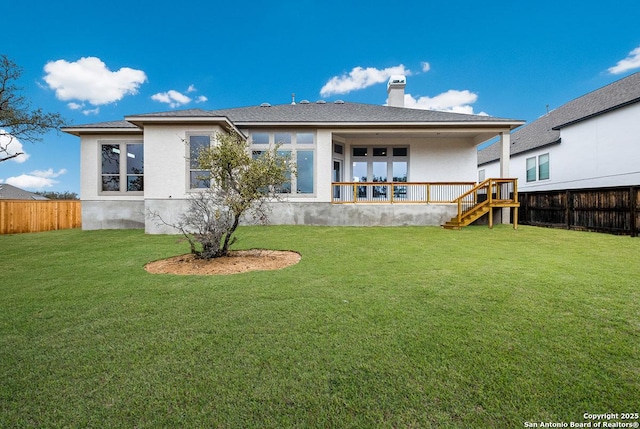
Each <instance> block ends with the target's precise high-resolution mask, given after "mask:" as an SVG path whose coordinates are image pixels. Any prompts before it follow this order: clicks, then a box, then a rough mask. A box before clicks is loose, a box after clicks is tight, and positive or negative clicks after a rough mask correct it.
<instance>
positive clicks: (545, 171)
mask: <svg viewBox="0 0 640 429" xmlns="http://www.w3.org/2000/svg"><path fill="white" fill-rule="evenodd" d="M547 179H549V154H548V153H545V154H544V155H540V156H539V157H538V180H547Z"/></svg>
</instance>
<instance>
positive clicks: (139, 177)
mask: <svg viewBox="0 0 640 429" xmlns="http://www.w3.org/2000/svg"><path fill="white" fill-rule="evenodd" d="M100 153H101V171H100V177H101V185H100V191H101V192H109V193H111V192H143V191H144V151H143V146H142V143H141V142H109V143H101V144H100Z"/></svg>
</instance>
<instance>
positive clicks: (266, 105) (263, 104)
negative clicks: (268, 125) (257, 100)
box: [260, 103, 271, 107]
mask: <svg viewBox="0 0 640 429" xmlns="http://www.w3.org/2000/svg"><path fill="white" fill-rule="evenodd" d="M260 107H271V104H269V103H262V104H261V105H260Z"/></svg>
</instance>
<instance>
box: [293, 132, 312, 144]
mask: <svg viewBox="0 0 640 429" xmlns="http://www.w3.org/2000/svg"><path fill="white" fill-rule="evenodd" d="M296 143H297V144H313V133H298V134H296Z"/></svg>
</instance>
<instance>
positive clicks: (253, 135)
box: [64, 76, 523, 233]
mask: <svg viewBox="0 0 640 429" xmlns="http://www.w3.org/2000/svg"><path fill="white" fill-rule="evenodd" d="M404 88H405V78H404V77H403V76H394V77H392V79H391V80H390V82H389V85H388V88H387V90H388V95H389V103H390V104H392V105H390V106H377V105H367V104H356V103H345V102H342V101H335V102H324V101H317V102H308V101H301V102H299V103H297V104H296V103H292V104H284V105H273V106H272V105H270V104H267V103H264V104H262V105H260V106H254V107H244V108H235V109H222V110H213V111H205V110H199V109H193V110H183V111H169V112H162V113H151V114H141V115H131V116H127V117H125V120H123V121H115V122H102V123H96V124H89V125H79V126H72V127H67V128H65V129H64V131H65V132H67V133H70V134H73V135H76V136H79V137H80V146H81V189H80V197H81V200H82V219H83V222H82V226H83V228H84V229H101V228H145V230H146V231H147V232H149V233H168V232H175V231H173V230H172V229H171V228H168V227H167V226H166V225H158V224H157V222H155V221H153V220H151V219H150V218H149V216H147V215H146V214H148V213H149V212H155V211H157V212H159V213H160V214H161V215H162V217H163V218H164V220H165V221H167V222H170V223H171V222H175V221H176V219H177V218H178V216H179V215H180V214H181V213H182V212H183V211H184V210H185V207H186V202H187V199H188V197H189V195H190V194H191V193H193V192H198V191H199V190H200V189H202V188H203V187H206V186H208V184H207V181H206V180H203V172H201V171H199V170H198V169H197V164H196V163H193V162H192V161H191V160H190V159H191V158H192V157H193V156H194V154H196V153H197V151H198V149H199V148H200V147H202V146H208V145H209V144H212V143H213V142H214V137H213V136H214V135H215V134H216V133H219V132H227V131H229V130H235V131H238V132H240V133H241V134H242V135H243V136H245V137H246V138H247V139H248V141H249V142H250V144H251V150H252V151H253V153H254V154H256V155H258V154H259V153H260V151H262V150H265V149H266V148H268V147H270V146H272V145H274V144H276V143H279V144H281V145H282V146H281V147H280V150H281V151H283V152H286V153H288V154H290V155H291V156H292V159H293V160H294V161H293V162H295V163H296V166H297V176H295V177H292V178H291V181H290V183H288V184H287V185H286V186H284V189H283V191H284V195H283V196H284V197H285V198H284V200H283V201H281V202H274V203H273V211H272V215H271V222H272V223H274V224H316V225H439V224H442V223H443V222H444V221H446V220H448V219H449V218H451V217H452V216H453V215H455V214H456V212H457V207H456V205H454V204H451V201H452V200H453V199H455V198H456V197H458V196H459V195H460V194H462V193H464V192H465V191H467V190H469V189H470V188H471V187H473V186H474V184H475V182H476V174H477V170H476V168H477V163H476V161H477V158H476V157H477V146H478V145H479V144H481V143H483V142H485V141H487V140H489V139H492V138H495V137H497V136H498V137H501V138H502V139H503V141H507V142H508V138H509V135H510V132H511V130H512V129H514V128H517V127H519V126H521V125H522V124H523V122H522V121H517V120H512V119H504V118H495V117H490V116H478V115H463V114H456V113H445V112H436V111H429V110H417V109H408V108H403V107H400V106H401V104H402V103H403V100H404ZM506 146H507V149H508V145H506ZM507 162H508V157H507ZM409 203H413V204H409ZM416 203H421V204H416Z"/></svg>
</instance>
